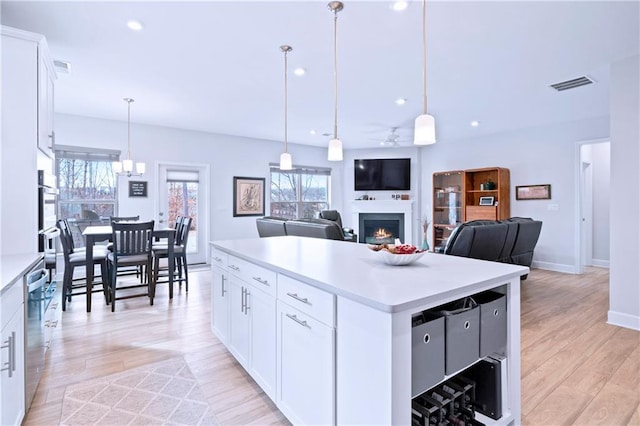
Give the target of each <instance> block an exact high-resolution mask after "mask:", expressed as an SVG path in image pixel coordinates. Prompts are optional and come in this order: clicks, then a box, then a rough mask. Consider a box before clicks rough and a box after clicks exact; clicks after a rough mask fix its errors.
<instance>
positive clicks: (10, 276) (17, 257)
mask: <svg viewBox="0 0 640 426" xmlns="http://www.w3.org/2000/svg"><path fill="white" fill-rule="evenodd" d="M43 256H44V254H43V253H35V252H34V253H23V254H11V255H5V256H0V278H1V279H2V280H1V281H0V294H2V292H3V290H4V289H5V287H7V286H9V285H10V284H12V283H13V282H15V281H16V279H22V276H23V275H24V273H25V272H26V271H28V270H29V269H31V267H32V266H33V265H35V264H36V263H38V262H39V261H40V260H41V259H42V258H43Z"/></svg>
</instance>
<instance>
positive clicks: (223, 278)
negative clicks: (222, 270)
mask: <svg viewBox="0 0 640 426" xmlns="http://www.w3.org/2000/svg"><path fill="white" fill-rule="evenodd" d="M226 279H227V278H226V277H225V276H224V275H223V276H222V297H224V294H225V293H226V292H227V290H225V289H224V280H226Z"/></svg>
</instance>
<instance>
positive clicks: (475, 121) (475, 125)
mask: <svg viewBox="0 0 640 426" xmlns="http://www.w3.org/2000/svg"><path fill="white" fill-rule="evenodd" d="M479 125H480V122H479V121H478V120H473V121H472V122H471V127H478V126H479Z"/></svg>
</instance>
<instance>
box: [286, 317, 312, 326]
mask: <svg viewBox="0 0 640 426" xmlns="http://www.w3.org/2000/svg"><path fill="white" fill-rule="evenodd" d="M285 315H286V316H288V317H289V318H291V319H292V320H294V321H295V322H297V323H298V324H300V325H301V326H303V327H307V328H308V329H311V326H309V324H307V322H306V321H302V320H299V319H298V317H297V316H296V315H291V314H285Z"/></svg>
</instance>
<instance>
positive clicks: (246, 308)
mask: <svg viewBox="0 0 640 426" xmlns="http://www.w3.org/2000/svg"><path fill="white" fill-rule="evenodd" d="M249 296H251V293H249V289H248V288H247V289H246V290H245V291H244V314H245V315H249V309H251V306H249Z"/></svg>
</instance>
